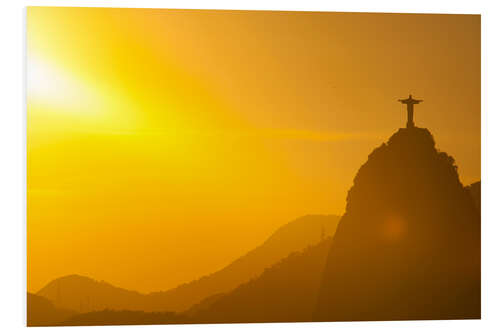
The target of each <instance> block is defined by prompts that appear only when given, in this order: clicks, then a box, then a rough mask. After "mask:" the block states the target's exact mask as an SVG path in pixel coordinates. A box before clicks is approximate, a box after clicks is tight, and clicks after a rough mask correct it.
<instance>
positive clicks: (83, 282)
mask: <svg viewBox="0 0 500 333" xmlns="http://www.w3.org/2000/svg"><path fill="white" fill-rule="evenodd" d="M339 219H340V217H339V216H336V215H306V216H303V217H300V218H298V219H295V220H293V221H291V222H288V223H286V224H285V225H283V226H281V227H280V228H278V229H277V230H276V231H275V232H273V233H272V234H271V235H270V237H269V238H268V239H267V240H266V241H264V242H263V243H262V244H261V245H259V246H257V247H256V248H254V249H253V250H251V251H249V252H247V253H246V254H245V255H243V256H241V257H240V258H238V259H236V260H234V261H233V262H232V263H230V264H229V265H227V266H226V267H224V268H223V269H221V270H218V271H216V272H214V273H212V274H209V275H206V276H203V277H201V278H199V279H197V280H193V281H191V282H188V283H184V284H181V285H179V286H178V287H176V288H173V289H170V290H167V291H160V292H153V293H148V294H143V293H139V292H136V291H131V290H127V289H123V288H118V287H114V286H113V285H111V284H109V283H107V282H104V281H97V280H94V279H91V278H88V277H83V276H79V275H74V274H73V275H68V276H65V277H61V278H57V279H55V280H53V281H51V282H49V283H48V284H47V285H46V286H44V287H43V288H42V289H40V291H39V292H38V293H37V295H41V296H44V297H46V298H47V299H50V300H51V301H52V302H53V303H54V304H56V305H58V306H61V307H65V308H69V309H72V310H74V311H77V312H89V311H99V310H105V309H113V310H133V311H148V312H153V311H156V312H158V311H163V312H165V311H171V312H182V311H185V310H187V309H189V308H190V307H191V306H192V305H194V304H197V303H199V302H201V301H202V300H203V299H205V298H206V297H209V296H211V295H214V294H218V293H221V292H227V291H229V290H231V289H233V288H235V287H237V286H238V285H240V284H241V283H244V282H246V281H248V280H250V279H251V278H254V277H256V276H258V275H259V274H261V273H262V272H263V271H264V270H265V269H266V268H267V267H268V266H271V265H272V264H274V263H275V262H276V261H279V260H280V259H282V258H284V257H286V256H287V255H288V254H289V253H290V252H293V251H297V250H301V249H303V248H305V247H307V246H308V245H311V244H315V243H318V242H320V241H321V239H322V237H328V236H331V235H332V234H333V233H334V232H335V230H336V226H337V222H338V220H339ZM61 295H62V296H61ZM68 296H69V297H68Z"/></svg>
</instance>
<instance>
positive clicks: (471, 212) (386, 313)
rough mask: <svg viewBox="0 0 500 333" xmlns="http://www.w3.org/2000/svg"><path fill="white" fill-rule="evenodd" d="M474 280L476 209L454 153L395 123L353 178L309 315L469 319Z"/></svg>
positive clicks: (425, 133) (475, 295)
mask: <svg viewBox="0 0 500 333" xmlns="http://www.w3.org/2000/svg"><path fill="white" fill-rule="evenodd" d="M367 277H369V279H367ZM479 286H480V216H479V214H478V210H477V208H476V207H475V204H474V201H473V199H472V196H471V194H470V191H469V190H467V189H466V188H464V186H463V185H462V183H461V182H460V180H459V176H458V172H457V166H456V165H455V160H454V159H453V157H451V156H449V155H448V154H446V153H445V152H440V151H439V150H437V149H436V144H435V141H434V138H433V136H432V134H431V133H430V131H429V130H428V129H425V128H418V127H409V128H401V129H399V130H398V131H397V132H396V133H394V134H393V135H392V136H391V137H390V139H389V140H388V141H387V143H383V144H382V145H380V146H379V147H378V148H376V149H374V150H373V152H372V153H371V154H370V155H369V156H368V160H367V162H366V163H365V164H363V165H362V166H361V167H360V169H359V171H358V173H357V174H356V176H355V178H354V182H353V186H352V187H351V189H350V190H349V192H348V195H347V204H346V212H345V215H344V216H343V217H342V219H341V221H340V222H339V226H338V228H337V232H336V234H335V236H334V239H333V243H332V247H331V249H330V255H329V257H328V261H327V265H326V269H325V275H324V278H323V285H322V291H321V294H320V300H319V306H318V312H317V319H318V320H395V319H432V318H441V319H443V318H475V317H477V316H478V312H477V311H478V309H479V308H480V307H479V303H480V292H479V290H480V288H479ZM430 304H432V306H430Z"/></svg>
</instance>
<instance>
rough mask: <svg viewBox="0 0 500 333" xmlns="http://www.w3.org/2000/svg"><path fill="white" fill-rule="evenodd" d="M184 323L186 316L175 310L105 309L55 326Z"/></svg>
mask: <svg viewBox="0 0 500 333" xmlns="http://www.w3.org/2000/svg"><path fill="white" fill-rule="evenodd" d="M183 323H187V320H186V319H185V317H183V316H180V315H177V314H175V313H173V312H142V311H114V310H103V311H94V312H88V313H82V314H77V315H75V316H73V317H71V318H69V319H67V320H65V321H63V322H60V323H58V324H56V325H55V326H96V325H159V324H183Z"/></svg>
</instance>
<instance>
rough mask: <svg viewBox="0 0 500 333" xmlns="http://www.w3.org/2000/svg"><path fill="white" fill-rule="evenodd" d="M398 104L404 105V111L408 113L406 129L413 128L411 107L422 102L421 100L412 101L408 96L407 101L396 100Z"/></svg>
mask: <svg viewBox="0 0 500 333" xmlns="http://www.w3.org/2000/svg"><path fill="white" fill-rule="evenodd" d="M398 102H401V103H403V104H406V111H407V112H408V122H407V123H406V128H413V127H415V123H414V122H413V105H415V104H418V103H420V102H423V100H422V99H413V98H412V97H411V94H410V96H409V97H408V98H407V99H398Z"/></svg>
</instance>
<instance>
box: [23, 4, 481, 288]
mask: <svg viewBox="0 0 500 333" xmlns="http://www.w3.org/2000/svg"><path fill="white" fill-rule="evenodd" d="M480 68H481V64H480V16H478V15H402V14H361V13H305V12H270V11H268V12H265V11H261V12H259V11H210V10H208V11H207V10H204V11H201V10H200V11H195V10H153V9H104V8H69V7H66V8H64V7H60V8H57V7H29V8H28V9H27V107H28V110H27V123H28V148H27V149H28V160H27V161H28V165H27V167H28V175H27V177H28V178H27V181H28V240H27V244H28V290H29V291H38V290H39V289H40V288H41V287H43V286H44V285H45V284H46V283H48V282H49V281H50V280H52V279H54V278H56V277H59V276H62V275H66V274H73V273H75V274H82V275H87V276H90V277H92V278H95V279H98V280H105V281H108V282H110V283H112V284H114V285H117V286H120V287H124V288H129V289H134V290H138V291H143V292H147V291H155V290H164V289H168V288H171V287H173V286H175V285H177V284H179V283H183V282H187V281H190V280H192V279H195V278H198V277H200V276H201V275H203V274H207V273H210V272H213V271H214V270H216V269H219V268H222V267H223V266H225V265H226V264H228V263H229V262H230V261H232V260H234V259H236V258H238V257H239V256H240V255H242V254H243V253H244V252H246V251H248V250H250V249H252V248H253V247H255V246H256V245H258V244H259V243H260V242H262V241H263V240H265V239H266V238H267V237H268V236H269V234H270V233H271V232H273V231H274V230H275V229H276V228H277V227H279V226H281V225H283V224H284V223H286V222H289V221H290V220H292V219H295V218H297V217H299V216H301V215H305V214H325V213H333V214H342V213H343V210H344V205H345V198H346V194H347V190H348V189H349V187H350V186H351V184H352V179H353V178H354V175H355V173H356V171H357V170H358V168H359V166H360V165H361V164H362V163H364V162H365V161H366V159H367V155H368V154H369V153H370V152H371V151H372V150H373V149H374V148H375V147H376V146H378V145H380V144H381V143H382V142H383V141H386V140H387V139H388V138H389V136H390V135H391V134H392V133H393V132H395V131H396V130H397V128H399V127H403V126H405V124H406V119H405V118H406V112H405V111H404V107H403V105H401V104H399V103H398V102H397V99H398V98H404V97H407V96H408V93H410V92H411V93H412V94H413V96H414V97H415V98H421V99H424V102H423V103H422V104H420V105H418V106H416V107H415V122H416V125H417V126H419V127H427V128H429V129H430V131H431V132H432V133H433V135H434V137H435V139H436V141H437V145H438V147H439V148H440V149H441V150H443V151H446V152H447V153H449V154H451V155H452V156H453V157H455V159H456V161H457V164H458V167H459V173H460V177H461V180H462V182H463V183H464V184H468V183H470V182H473V181H476V180H479V179H480V146H481V145H480V107H481V105H480V94H481V87H480Z"/></svg>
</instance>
